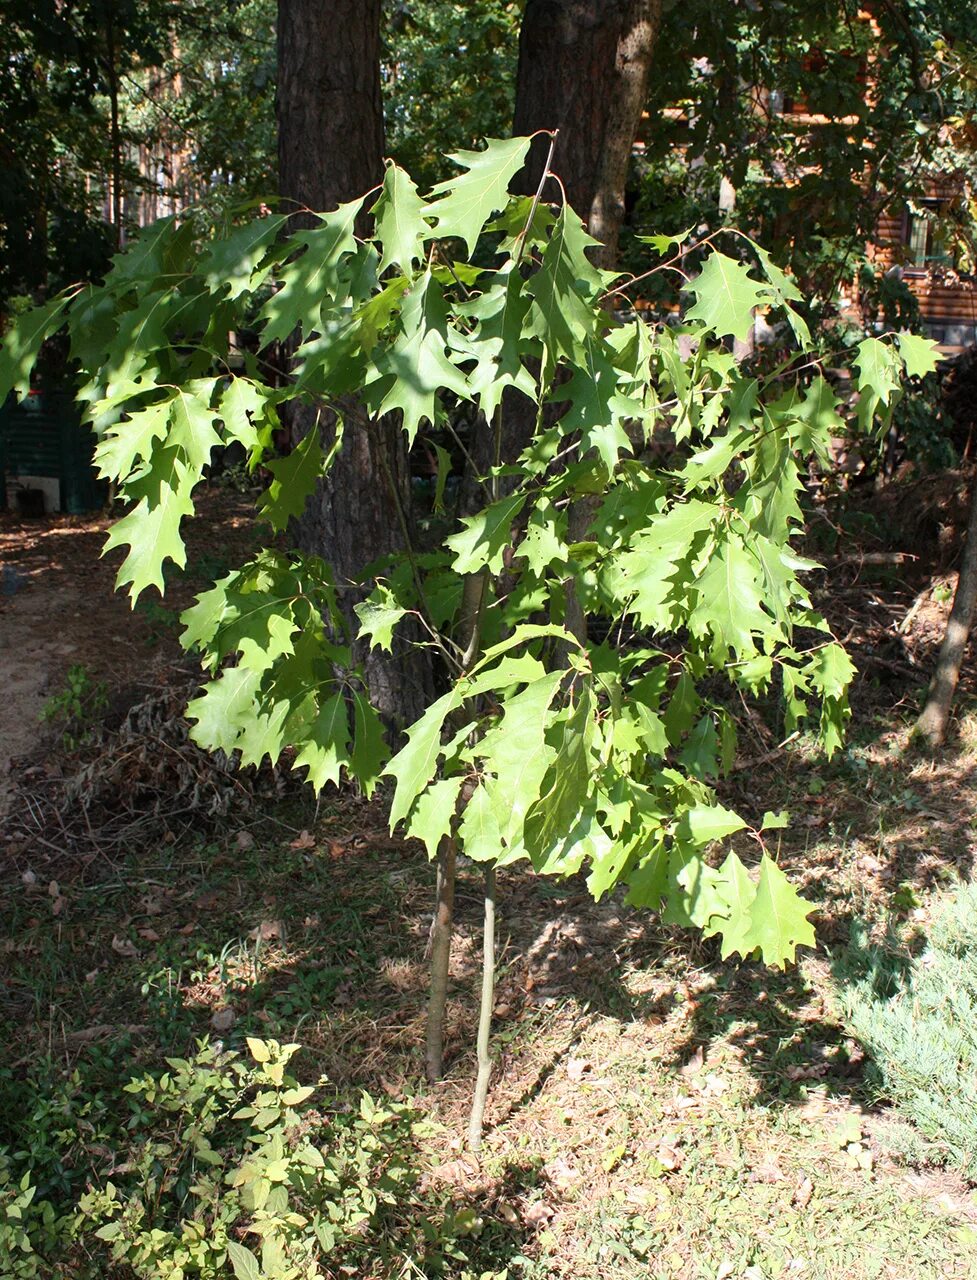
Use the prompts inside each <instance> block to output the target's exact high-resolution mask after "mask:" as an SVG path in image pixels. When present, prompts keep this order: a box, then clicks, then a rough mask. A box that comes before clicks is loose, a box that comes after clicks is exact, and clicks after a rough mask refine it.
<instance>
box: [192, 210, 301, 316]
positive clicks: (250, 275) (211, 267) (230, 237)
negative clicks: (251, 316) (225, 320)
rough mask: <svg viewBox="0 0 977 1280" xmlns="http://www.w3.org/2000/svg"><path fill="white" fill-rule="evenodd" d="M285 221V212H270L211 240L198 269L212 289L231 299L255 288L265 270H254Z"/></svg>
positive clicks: (205, 282) (213, 291)
mask: <svg viewBox="0 0 977 1280" xmlns="http://www.w3.org/2000/svg"><path fill="white" fill-rule="evenodd" d="M287 221H288V218H287V217H286V216H285V215H284V214H269V215H267V216H265V217H261V218H256V219H254V220H253V221H252V222H248V223H245V224H244V226H240V227H234V228H232V229H231V230H230V231H229V232H228V233H227V234H226V235H224V236H217V237H215V238H214V239H213V240H210V241H209V242H208V243H207V244H206V245H205V246H204V249H203V252H202V254H201V257H200V262H199V266H198V271H199V273H200V275H201V277H202V279H203V281H204V284H206V286H207V288H208V289H209V290H210V291H211V293H224V294H226V296H227V297H228V298H230V299H234V298H239V297H240V296H241V295H242V294H243V293H248V292H250V291H252V290H253V289H255V288H256V287H257V286H258V285H259V284H260V283H261V281H262V280H263V279H264V276H265V275H266V274H267V273H266V272H265V271H262V272H258V271H257V267H258V264H259V263H260V262H261V260H262V258H264V257H265V254H266V252H267V250H268V247H269V246H270V245H271V244H272V243H273V242H274V240H275V238H276V237H277V235H278V233H279V231H281V229H282V227H284V226H285V224H286V222H287Z"/></svg>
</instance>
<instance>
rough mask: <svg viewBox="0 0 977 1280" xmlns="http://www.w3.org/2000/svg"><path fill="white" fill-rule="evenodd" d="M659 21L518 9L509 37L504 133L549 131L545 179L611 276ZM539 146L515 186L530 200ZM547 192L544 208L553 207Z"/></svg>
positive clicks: (577, 5) (601, 0)
mask: <svg viewBox="0 0 977 1280" xmlns="http://www.w3.org/2000/svg"><path fill="white" fill-rule="evenodd" d="M660 21H661V0H527V4H526V12H525V15H524V17H523V21H522V28H521V31H520V35H519V66H518V70H517V73H516V105H515V113H514V118H513V132H514V133H516V134H527V133H534V132H535V131H536V130H537V129H559V131H560V136H559V138H558V140H557V144H556V150H555V152H554V155H553V164H552V167H553V170H554V172H556V173H557V174H559V177H560V179H561V181H562V183H563V186H564V189H565V191H566V195H567V200H568V201H569V202H570V204H571V205H572V206H573V208H574V209H575V210H576V211H577V213H579V214H580V216H581V217H582V218H583V219H584V221H585V222H586V223H587V224H588V226H589V228H590V232H591V234H592V235H593V236H595V237H596V238H597V239H598V240H600V241H601V243H602V244H603V245H604V246H605V249H604V251H603V253H602V254H601V255H600V257H601V265H602V266H613V265H614V262H615V261H616V258H617V243H618V236H619V235H620V230H621V225H622V223H623V221H624V213H625V206H624V191H625V182H626V179H627V171H628V163H629V161H630V158H631V148H632V146H633V145H634V139H635V136H636V134H637V132H638V125H639V124H640V121H641V112H642V110H643V109H644V104H645V97H646V94H647V87H648V74H649V71H650V69H651V60H652V56H653V53H654V48H655V41H656V39H657V36H658V28H659V24H660ZM548 145H549V140H548V139H547V138H542V137H541V138H537V139H536V141H535V142H534V144H533V147H532V150H531V152H530V157H529V164H528V166H527V168H526V170H525V171H524V175H523V178H522V181H523V183H524V188H525V190H527V191H529V192H532V191H535V190H536V187H537V185H538V183H539V180H540V178H541V177H542V173H543V164H544V163H545V159H546V153H547V148H548ZM554 194H555V193H554V192H553V191H548V192H547V198H549V199H553V198H554Z"/></svg>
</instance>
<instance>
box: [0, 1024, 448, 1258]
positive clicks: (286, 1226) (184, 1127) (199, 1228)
mask: <svg viewBox="0 0 977 1280" xmlns="http://www.w3.org/2000/svg"><path fill="white" fill-rule="evenodd" d="M248 1047H249V1050H250V1060H248V1059H245V1058H244V1057H242V1055H240V1054H237V1053H234V1052H225V1051H223V1050H222V1049H221V1048H220V1047H219V1046H217V1045H208V1044H204V1045H202V1046H201V1048H200V1049H199V1051H198V1052H197V1053H196V1054H195V1055H194V1056H193V1057H191V1058H170V1059H167V1070H165V1071H163V1072H162V1073H161V1072H159V1071H152V1072H147V1073H146V1074H144V1075H142V1076H139V1077H138V1078H135V1079H132V1080H130V1082H129V1083H128V1084H127V1085H126V1086H125V1087H124V1093H125V1095H126V1097H127V1101H128V1112H129V1114H128V1115H127V1114H125V1108H124V1107H120V1106H119V1105H118V1099H115V1100H114V1101H115V1105H114V1106H113V1105H111V1103H112V1101H113V1100H112V1099H110V1098H109V1097H108V1096H107V1095H104V1094H100V1095H99V1097H98V1099H96V1105H95V1106H94V1107H93V1108H92V1107H89V1108H88V1109H87V1110H85V1111H84V1115H83V1113H82V1111H81V1110H79V1109H78V1108H75V1109H74V1110H72V1108H71V1106H70V1091H67V1090H66V1091H62V1092H60V1093H58V1092H57V1091H55V1094H54V1095H52V1100H50V1101H49V1102H48V1103H46V1104H45V1105H43V1106H42V1099H41V1098H37V1100H36V1105H35V1108H34V1112H32V1113H31V1114H30V1115H27V1116H25V1117H24V1123H23V1124H22V1125H21V1128H20V1133H19V1134H18V1135H17V1137H18V1138H20V1139H21V1140H23V1141H24V1144H25V1149H24V1150H14V1149H13V1148H10V1149H7V1150H4V1149H2V1148H0V1275H2V1276H3V1277H4V1280H6V1277H7V1276H10V1277H11V1278H12V1280H13V1278H14V1277H16V1280H53V1278H54V1277H56V1276H57V1277H60V1276H62V1275H64V1274H66V1272H65V1269H64V1268H65V1266H66V1265H68V1263H69V1261H70V1268H69V1269H70V1274H71V1275H72V1276H73V1277H78V1280H95V1278H96V1277H99V1278H100V1280H101V1277H103V1276H105V1275H106V1274H113V1275H114V1274H116V1273H118V1274H120V1275H132V1276H134V1277H138V1278H139V1280H189V1278H190V1277H196V1278H198V1280H229V1278H230V1277H231V1276H232V1275H233V1276H235V1277H237V1280H315V1278H316V1277H321V1276H325V1275H333V1274H338V1273H339V1272H342V1273H343V1274H347V1275H350V1276H354V1275H371V1276H374V1275H379V1274H389V1273H390V1272H391V1271H392V1270H393V1267H394V1265H398V1266H399V1261H398V1260H403V1259H404V1258H411V1259H412V1260H416V1261H417V1264H418V1265H423V1266H424V1267H425V1268H426V1271H425V1274H438V1273H440V1272H441V1271H443V1270H445V1269H446V1268H448V1267H449V1260H450V1265H451V1267H454V1265H455V1263H457V1262H462V1263H463V1262H464V1261H465V1260H466V1258H465V1253H464V1251H463V1250H462V1248H461V1247H460V1243H459V1242H460V1241H462V1240H463V1238H464V1237H465V1235H466V1234H470V1232H469V1231H468V1228H466V1221H465V1218H464V1214H463V1213H461V1214H458V1213H454V1212H453V1211H452V1209H451V1207H450V1206H448V1205H446V1204H444V1203H442V1202H440V1201H436V1200H435V1201H432V1199H431V1196H430V1195H428V1196H427V1197H426V1199H425V1198H424V1197H422V1195H421V1191H420V1175H421V1166H422V1158H421V1152H420V1150H419V1146H418V1140H419V1139H420V1138H422V1137H423V1136H424V1132H425V1131H424V1126H423V1125H422V1124H420V1123H419V1122H418V1121H417V1120H416V1118H415V1116H414V1115H413V1113H412V1112H411V1111H410V1109H409V1108H408V1107H407V1106H405V1105H403V1104H400V1103H395V1102H384V1103H383V1104H380V1103H378V1102H376V1101H374V1100H373V1099H372V1098H370V1097H369V1096H368V1095H367V1094H365V1093H364V1094H361V1095H360V1097H359V1101H358V1105H357V1106H346V1107H344V1106H340V1105H338V1103H336V1101H335V1100H334V1105H333V1106H332V1107H331V1108H329V1109H326V1108H325V1107H323V1108H322V1109H319V1108H318V1107H317V1104H316V1101H315V1098H316V1095H317V1093H319V1092H321V1090H317V1088H315V1087H312V1086H303V1085H300V1084H299V1083H298V1082H297V1080H296V1079H295V1078H294V1077H293V1076H292V1075H290V1074H289V1071H288V1067H289V1062H290V1059H291V1058H292V1057H293V1055H294V1054H295V1053H296V1051H297V1050H298V1047H299V1046H298V1045H294V1044H290V1045H279V1044H278V1043H277V1042H276V1041H274V1040H268V1041H263V1040H257V1039H249V1041H248ZM77 1083H78V1082H76V1085H77ZM324 1083H325V1082H324V1081H320V1086H321V1085H323V1084H324ZM15 1092H16V1091H15V1090H14V1091H12V1093H15ZM55 1095H56V1096H55ZM21 1101H26V1096H25V1098H23V1099H21ZM106 1103H108V1104H109V1105H106ZM34 1113H36V1117H35V1114H34ZM42 1113H43V1114H42ZM52 1116H53V1117H54V1119H52V1118H51V1117H52ZM32 1118H37V1119H38V1120H39V1123H40V1130H41V1132H40V1138H39V1140H38V1142H37V1143H36V1144H35V1142H34V1134H35V1131H34V1126H33V1124H32V1123H31V1120H32ZM8 1136H9V1135H8ZM66 1170H67V1176H65V1171H66ZM337 1269H338V1270H337ZM449 1269H450V1268H449ZM450 1273H451V1274H458V1272H457V1271H456V1270H451V1271H450Z"/></svg>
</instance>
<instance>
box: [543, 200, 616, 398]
mask: <svg viewBox="0 0 977 1280" xmlns="http://www.w3.org/2000/svg"><path fill="white" fill-rule="evenodd" d="M595 244H597V241H596V240H594V238H593V237H592V236H590V235H588V234H587V232H586V231H585V229H584V226H583V224H582V222H581V221H580V219H579V217H578V216H577V215H576V214H575V213H574V212H573V210H572V209H571V208H569V206H568V205H564V206H563V208H562V210H561V211H560V216H559V218H558V219H557V223H556V226H555V227H554V228H553V232H552V234H551V236H550V239H549V242H548V244H547V246H546V248H545V249H544V251H543V257H542V261H541V262H540V265H539V268H538V269H537V271H536V272H535V273H534V274H533V275H532V276H531V277H530V279H529V280H528V281H527V283H526V285H525V290H526V292H527V293H528V294H529V295H530V296H531V297H532V299H533V306H532V309H531V311H530V313H529V317H528V324H529V329H530V332H531V333H533V334H534V335H535V336H536V337H537V338H539V340H540V341H541V342H542V344H543V347H544V349H545V351H546V366H547V370H548V371H549V372H552V370H553V368H555V366H556V363H557V361H559V360H560V359H561V358H562V359H566V360H568V361H570V363H571V364H574V363H576V361H577V360H578V359H581V358H583V357H584V354H585V342H586V340H587V339H588V338H590V337H592V336H593V335H594V334H596V332H597V330H598V328H599V327H600V326H601V322H602V315H601V311H600V309H599V308H598V307H596V306H595V305H594V304H595V302H596V300H597V298H598V296H599V295H600V293H601V292H602V290H603V288H604V277H603V276H602V275H601V273H600V272H599V271H598V270H597V268H596V267H595V266H594V265H593V263H592V262H591V261H590V259H589V258H588V257H587V254H586V250H587V249H588V248H590V247H592V246H593V245H595ZM544 381H548V374H547V376H545V377H544Z"/></svg>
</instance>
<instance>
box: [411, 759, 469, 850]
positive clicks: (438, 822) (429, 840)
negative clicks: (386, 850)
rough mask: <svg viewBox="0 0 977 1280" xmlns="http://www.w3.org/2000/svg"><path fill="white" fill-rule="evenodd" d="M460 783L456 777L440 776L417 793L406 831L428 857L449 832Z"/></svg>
mask: <svg viewBox="0 0 977 1280" xmlns="http://www.w3.org/2000/svg"><path fill="white" fill-rule="evenodd" d="M462 782H464V778H462V777H460V776H458V777H454V778H440V779H439V780H438V781H437V782H433V783H432V784H431V785H430V786H429V787H428V788H427V790H425V791H422V792H421V794H420V796H418V799H417V803H416V804H415V806H414V812H413V813H412V814H411V820H410V824H409V825H408V827H407V834H408V836H413V837H414V839H415V840H421V841H423V843H424V847H425V849H426V850H427V856H428V857H429V858H436V857H437V854H438V848H439V846H440V844H441V841H442V840H443V839H444V837H445V836H446V835H449V834H450V833H451V828H452V825H453V823H454V819H455V813H456V811H457V807H458V793H459V791H460V790H461V784H462ZM466 856H469V855H467V854H466Z"/></svg>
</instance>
